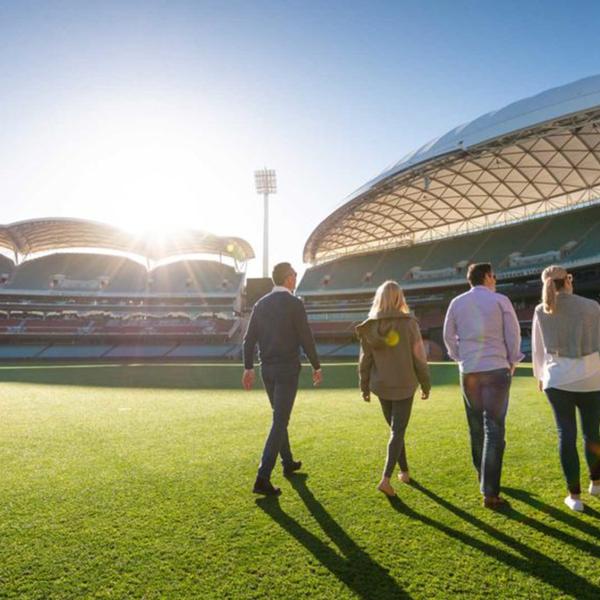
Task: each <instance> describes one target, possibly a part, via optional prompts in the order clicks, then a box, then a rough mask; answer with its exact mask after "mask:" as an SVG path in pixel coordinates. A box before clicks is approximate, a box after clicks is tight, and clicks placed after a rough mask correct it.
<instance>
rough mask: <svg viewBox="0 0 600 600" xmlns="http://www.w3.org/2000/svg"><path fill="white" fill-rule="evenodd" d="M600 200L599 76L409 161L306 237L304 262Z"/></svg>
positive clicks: (489, 120)
mask: <svg viewBox="0 0 600 600" xmlns="http://www.w3.org/2000/svg"><path fill="white" fill-rule="evenodd" d="M599 195H600V76H594V77H588V78H586V79H581V80H579V81H576V82H574V83H570V84H568V85H564V86H561V87H558V88H553V89H551V90H548V91H545V92H542V93H541V94H538V95H536V96H532V97H531V98H526V99H524V100H519V101H518V102H514V103H512V104H509V105H508V106H507V107H505V108H503V109H501V110H497V111H494V112H490V113H487V114H485V115H483V116H482V117H479V118H478V119H475V120H474V121H471V122H470V123H467V124H465V125H461V126H460V127H457V128H455V129H453V130H451V131H449V132H448V133H447V134H445V135H443V136H441V137H439V138H437V139H435V140H433V141H431V142H430V143H429V144H426V145H425V146H423V147H421V148H420V149H418V150H417V151H416V152H413V153H412V154H409V155H408V156H405V157H404V158H403V159H402V160H400V161H399V162H398V163H396V164H394V165H393V166H392V167H390V168H389V169H386V170H385V171H384V172H383V173H381V174H380V175H379V176H377V177H376V178H374V179H373V180H371V181H369V182H368V183H367V184H365V185H364V186H362V187H361V188H359V189H358V190H357V191H356V192H354V193H353V194H351V195H350V197H349V198H348V199H347V200H346V201H345V203H344V204H343V205H342V206H341V207H340V208H338V209H337V210H335V211H334V212H333V213H332V214H331V215H330V216H329V217H328V218H327V219H325V220H324V221H323V222H322V223H321V224H320V225H319V226H318V227H317V228H316V229H315V230H314V231H313V233H312V234H311V235H310V237H309V239H308V241H307V242H306V245H305V247H304V260H305V261H306V262H311V263H321V262H326V261H328V260H332V259H334V258H337V257H340V256H346V255H352V254H363V253H366V252H372V251H375V250H378V249H384V248H394V247H398V246H402V245H408V244H414V243H418V242H423V241H428V240H431V239H434V238H437V237H445V236H452V235H457V234H460V233H464V232H467V231H469V230H473V229H478V228H482V227H491V226H494V225H497V224H501V223H508V222H513V221H518V220H520V219H522V218H528V217H531V216H534V215H536V214H540V213H544V212H548V211H551V210H557V209H560V208H566V207H569V206H572V205H575V204H582V203H585V202H587V201H590V200H592V199H595V198H597V197H598V196H599Z"/></svg>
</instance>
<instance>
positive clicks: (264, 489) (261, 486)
mask: <svg viewBox="0 0 600 600" xmlns="http://www.w3.org/2000/svg"><path fill="white" fill-rule="evenodd" d="M252 491H253V492H254V493H255V494H262V495H263V496H280V495H281V490H280V489H279V488H278V487H275V486H274V485H273V484H272V483H271V482H270V481H269V480H268V479H264V478H263V477H257V478H256V481H255V482H254V487H253V488H252Z"/></svg>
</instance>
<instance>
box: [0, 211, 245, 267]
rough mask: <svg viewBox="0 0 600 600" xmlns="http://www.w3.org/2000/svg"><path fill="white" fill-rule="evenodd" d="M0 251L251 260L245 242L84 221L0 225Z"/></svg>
mask: <svg viewBox="0 0 600 600" xmlns="http://www.w3.org/2000/svg"><path fill="white" fill-rule="evenodd" d="M0 248H1V249H4V250H7V251H10V252H11V253H12V254H13V255H16V256H22V257H27V256H29V255H30V254H38V253H41V252H54V251H58V250H71V249H89V250H111V251H113V252H122V253H127V254H134V255H137V256H140V257H143V258H149V259H151V260H155V261H159V260H163V259H167V258H170V257H175V256H180V255H184V254H222V255H224V256H229V257H232V258H234V259H236V260H238V261H247V260H248V259H250V258H254V251H253V250H252V247H251V246H250V244H249V243H248V242H246V241H245V240H243V239H241V238H237V237H219V236H216V235H212V234H210V233H205V232H203V231H194V230H184V231H179V232H173V233H165V234H161V235H160V236H156V235H155V236H149V235H146V236H136V235H134V234H132V233H128V232H126V231H123V230H122V229H118V228H117V227H113V226H112V225H106V224H104V223H98V222H96V221H87V220H84V219H61V218H48V219H31V220H28V221H19V222H17V223H11V224H9V225H0Z"/></svg>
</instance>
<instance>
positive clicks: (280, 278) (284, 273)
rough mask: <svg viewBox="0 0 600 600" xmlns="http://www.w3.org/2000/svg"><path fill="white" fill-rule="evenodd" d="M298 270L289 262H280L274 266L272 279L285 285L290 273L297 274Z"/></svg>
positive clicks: (277, 283)
mask: <svg viewBox="0 0 600 600" xmlns="http://www.w3.org/2000/svg"><path fill="white" fill-rule="evenodd" d="M295 274H296V271H294V269H293V268H292V265H291V264H290V263H289V262H282V263H278V264H276V265H275V266H274V267H273V273H272V274H271V279H272V280H273V283H274V284H275V285H283V283H284V281H285V280H286V279H287V277H288V276H289V275H295Z"/></svg>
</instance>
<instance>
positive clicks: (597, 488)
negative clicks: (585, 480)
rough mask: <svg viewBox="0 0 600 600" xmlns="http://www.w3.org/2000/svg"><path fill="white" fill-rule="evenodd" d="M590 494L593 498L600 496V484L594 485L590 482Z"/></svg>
mask: <svg viewBox="0 0 600 600" xmlns="http://www.w3.org/2000/svg"><path fill="white" fill-rule="evenodd" d="M589 492H590V494H591V495H592V496H600V483H599V484H598V485H594V482H593V481H590V487H589Z"/></svg>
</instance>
